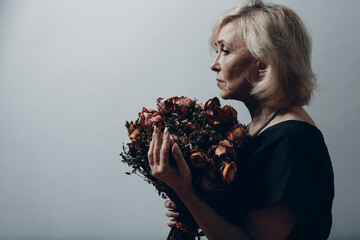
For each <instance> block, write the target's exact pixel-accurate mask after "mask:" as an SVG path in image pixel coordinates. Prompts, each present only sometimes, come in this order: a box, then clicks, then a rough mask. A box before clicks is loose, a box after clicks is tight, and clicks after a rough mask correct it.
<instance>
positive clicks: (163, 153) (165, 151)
mask: <svg viewBox="0 0 360 240" xmlns="http://www.w3.org/2000/svg"><path fill="white" fill-rule="evenodd" d="M169 147H170V134H169V130H168V128H165V131H164V138H163V141H162V145H161V149H160V165H161V166H162V167H165V166H167V165H168V164H169Z"/></svg>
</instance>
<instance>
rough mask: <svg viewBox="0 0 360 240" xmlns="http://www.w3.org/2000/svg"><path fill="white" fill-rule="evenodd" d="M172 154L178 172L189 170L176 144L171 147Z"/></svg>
mask: <svg viewBox="0 0 360 240" xmlns="http://www.w3.org/2000/svg"><path fill="white" fill-rule="evenodd" d="M172 153H173V156H174V158H175V161H176V164H177V166H178V170H185V169H187V168H189V166H188V165H187V163H186V161H185V159H184V156H183V154H182V152H181V150H180V147H179V145H178V144H177V143H175V144H174V145H173V147H172Z"/></svg>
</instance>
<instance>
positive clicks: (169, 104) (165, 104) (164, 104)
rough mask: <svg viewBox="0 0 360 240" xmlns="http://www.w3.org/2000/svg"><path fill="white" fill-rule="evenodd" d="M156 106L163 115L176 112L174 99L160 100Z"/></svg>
mask: <svg viewBox="0 0 360 240" xmlns="http://www.w3.org/2000/svg"><path fill="white" fill-rule="evenodd" d="M156 106H157V108H158V110H159V112H160V113H161V114H168V113H169V112H171V111H172V110H174V102H173V99H172V98H158V99H157V100H156Z"/></svg>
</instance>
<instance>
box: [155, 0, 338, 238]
mask: <svg viewBox="0 0 360 240" xmlns="http://www.w3.org/2000/svg"><path fill="white" fill-rule="evenodd" d="M211 43H212V45H213V46H214V48H215V49H216V51H217V55H216V57H215V59H214V62H213V63H212V65H211V69H212V70H213V71H215V72H216V73H217V75H216V81H217V85H218V87H219V89H220V96H221V97H222V98H223V99H236V100H239V101H242V102H243V103H244V104H245V106H246V107H247V108H248V110H249V113H250V115H251V119H252V121H251V123H250V124H249V125H248V128H247V131H248V134H249V136H250V143H249V147H250V148H251V160H250V161H249V165H248V169H247V170H246V173H247V174H245V175H244V176H245V179H244V176H243V180H242V181H245V182H246V184H247V188H246V189H239V193H241V194H243V199H246V200H244V201H242V202H241V203H240V202H239V204H236V205H233V206H232V208H233V209H234V212H237V211H238V210H237V208H238V209H241V211H242V212H243V213H244V214H239V215H238V219H236V220H234V221H233V220H232V219H231V218H227V217H224V216H223V215H220V214H219V213H218V211H216V210H215V209H214V208H212V207H211V206H210V205H209V204H207V203H206V202H204V201H201V200H200V198H199V196H198V195H197V194H196V192H195V191H194V189H193V186H192V176H191V172H190V170H189V167H188V165H187V164H186V161H185V160H184V158H183V155H182V153H181V150H180V149H179V147H178V145H177V144H174V146H173V147H172V149H170V144H171V139H170V134H169V132H168V130H167V129H165V131H164V134H163V137H162V134H161V132H160V130H159V129H155V131H154V136H153V140H152V142H151V145H150V149H149V152H148V157H149V163H150V166H151V170H152V173H153V175H154V176H155V177H156V178H158V179H159V180H161V181H163V182H164V183H166V184H167V185H168V186H170V187H171V188H172V189H173V190H174V191H175V192H176V193H177V195H178V196H179V197H180V199H181V200H182V201H183V202H184V204H185V205H186V207H187V208H188V210H189V211H190V212H191V214H192V215H193V217H194V218H195V220H196V222H197V223H198V225H199V226H200V227H201V229H202V230H203V232H204V233H205V234H206V236H207V238H208V239H274V240H276V239H292V240H293V239H302V240H304V239H317V240H321V239H327V238H328V236H329V233H330V229H331V225H332V216H331V208H332V201H333V197H334V184H333V171H332V166H331V161H330V157H329V154H328V151H327V147H326V145H325V143H324V139H323V136H322V134H321V132H320V130H319V129H318V128H317V126H316V124H315V123H314V121H313V120H312V119H311V117H310V116H309V115H308V114H307V112H306V111H305V110H304V108H303V106H304V105H307V104H308V103H309V101H310V98H311V95H312V91H313V88H314V86H315V76H314V74H313V72H312V69H311V63H310V58H311V42H310V39H309V36H308V34H307V32H306V29H305V27H304V25H303V23H302V22H301V20H300V19H299V17H298V16H297V15H296V14H295V13H294V12H293V11H292V10H290V9H288V8H286V7H283V6H280V5H265V4H264V3H262V2H261V1H260V0H252V1H251V0H250V1H248V2H246V3H244V4H242V5H240V6H238V7H235V8H233V9H231V10H230V11H229V12H228V13H227V14H225V15H224V16H223V17H221V18H220V20H219V22H218V24H217V25H216V26H215V28H214V31H213V36H212V41H211ZM169 151H172V154H173V155H174V158H175V160H176V163H177V167H176V168H175V167H174V166H173V165H170V164H169ZM165 206H166V207H167V208H170V209H175V208H176V206H174V203H173V202H169V201H168V202H166V203H165ZM239 212H240V211H239ZM166 215H167V216H168V217H171V218H173V219H172V220H170V221H169V222H168V225H169V226H174V225H175V222H174V221H175V220H174V219H176V218H177V217H178V213H177V212H176V211H170V210H168V211H167V213H166Z"/></svg>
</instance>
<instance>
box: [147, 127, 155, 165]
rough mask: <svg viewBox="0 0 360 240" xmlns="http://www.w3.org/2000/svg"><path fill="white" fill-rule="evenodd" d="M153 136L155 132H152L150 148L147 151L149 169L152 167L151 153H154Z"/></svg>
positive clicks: (152, 158)
mask: <svg viewBox="0 0 360 240" xmlns="http://www.w3.org/2000/svg"><path fill="white" fill-rule="evenodd" d="M154 136H155V131H153V134H152V138H151V141H150V147H149V151H148V159H149V165H150V167H152V166H153V165H154V157H153V156H154V155H153V151H154Z"/></svg>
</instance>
